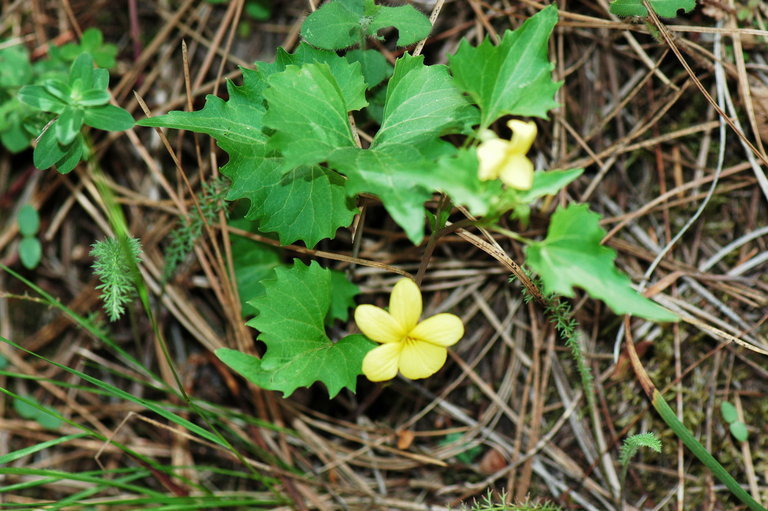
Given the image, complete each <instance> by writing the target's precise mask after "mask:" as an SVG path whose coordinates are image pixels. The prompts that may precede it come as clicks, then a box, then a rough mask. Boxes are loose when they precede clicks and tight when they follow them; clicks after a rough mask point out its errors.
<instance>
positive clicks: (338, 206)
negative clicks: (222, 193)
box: [221, 154, 357, 248]
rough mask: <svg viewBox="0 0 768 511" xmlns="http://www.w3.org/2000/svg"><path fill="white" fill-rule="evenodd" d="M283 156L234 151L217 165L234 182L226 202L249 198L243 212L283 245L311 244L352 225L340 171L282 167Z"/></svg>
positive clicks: (352, 208)
mask: <svg viewBox="0 0 768 511" xmlns="http://www.w3.org/2000/svg"><path fill="white" fill-rule="evenodd" d="M283 168H284V164H283V160H282V159H281V158H277V157H267V156H264V155H249V156H247V157H240V156H239V155H238V154H235V156H234V157H232V158H230V161H229V162H228V163H227V165H226V166H224V167H223V168H222V169H221V172H222V174H224V175H225V176H227V177H229V178H230V179H231V180H232V186H231V187H230V190H229V193H228V195H227V199H228V200H233V199H240V198H245V199H248V200H250V203H251V205H250V209H249V210H248V213H247V214H246V218H248V219H249V220H255V221H256V222H257V223H258V225H259V230H260V231H262V232H275V233H277V235H278V239H279V240H280V243H281V244H282V245H289V244H291V243H293V242H294V241H296V240H299V239H300V240H302V241H304V243H306V245H307V246H308V247H310V248H312V247H314V246H315V245H316V244H317V242H318V241H320V240H322V239H325V238H333V237H335V235H336V230H337V229H338V228H339V227H346V226H348V225H350V224H351V223H352V219H353V218H354V215H355V213H356V212H357V209H356V208H355V205H354V201H353V200H352V199H350V198H348V197H347V192H346V191H345V187H344V181H343V178H342V177H341V176H339V175H338V174H336V173H334V172H332V171H330V170H328V169H324V168H322V167H318V166H302V167H297V168H295V169H293V170H290V171H288V172H287V173H286V172H284V171H283Z"/></svg>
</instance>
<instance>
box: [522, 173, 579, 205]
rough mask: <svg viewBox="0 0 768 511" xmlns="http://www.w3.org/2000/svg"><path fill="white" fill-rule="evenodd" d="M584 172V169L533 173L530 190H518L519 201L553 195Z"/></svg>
mask: <svg viewBox="0 0 768 511" xmlns="http://www.w3.org/2000/svg"><path fill="white" fill-rule="evenodd" d="M583 173H584V169H568V170H547V171H538V172H534V174H533V186H531V188H530V190H525V191H518V200H519V201H520V202H533V201H535V200H536V199H538V198H539V197H544V196H545V195H554V194H556V193H557V192H559V191H560V190H562V189H563V188H564V187H565V186H567V185H568V184H569V183H571V182H572V181H574V180H575V179H576V178H577V177H579V176H580V175H582V174H583Z"/></svg>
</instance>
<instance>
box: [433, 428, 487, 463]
mask: <svg viewBox="0 0 768 511" xmlns="http://www.w3.org/2000/svg"><path fill="white" fill-rule="evenodd" d="M462 437H463V435H462V434H461V433H449V434H448V435H445V438H443V439H442V440H440V446H441V447H445V446H448V445H452V444H455V443H456V442H458V441H460V440H461V438H462ZM460 447H461V448H462V449H463V450H462V451H461V452H459V453H458V454H457V455H456V459H457V460H459V461H460V462H461V463H464V464H466V465H469V464H470V463H472V462H473V461H475V459H476V458H477V457H478V456H480V453H481V452H483V448H482V447H480V446H479V445H475V446H474V447H472V445H471V444H468V443H464V444H461V445H460Z"/></svg>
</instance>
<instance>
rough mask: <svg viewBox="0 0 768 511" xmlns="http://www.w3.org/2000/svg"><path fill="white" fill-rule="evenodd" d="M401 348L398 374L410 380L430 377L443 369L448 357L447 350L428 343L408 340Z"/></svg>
mask: <svg viewBox="0 0 768 511" xmlns="http://www.w3.org/2000/svg"><path fill="white" fill-rule="evenodd" d="M402 346H403V350H402V352H401V353H400V372H401V373H403V376H405V377H406V378H410V379H412V380H418V379H420V378H427V377H429V376H432V375H433V374H435V373H436V372H437V371H438V370H439V369H440V368H441V367H443V364H445V359H446V357H447V356H448V350H446V349H445V348H443V347H442V346H437V345H436V344H430V343H428V342H423V341H416V340H409V341H406V342H404V343H402Z"/></svg>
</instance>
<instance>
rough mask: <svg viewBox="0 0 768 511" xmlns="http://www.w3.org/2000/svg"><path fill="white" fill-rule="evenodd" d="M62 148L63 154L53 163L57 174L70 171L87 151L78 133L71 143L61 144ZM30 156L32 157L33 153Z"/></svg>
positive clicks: (83, 140)
mask: <svg viewBox="0 0 768 511" xmlns="http://www.w3.org/2000/svg"><path fill="white" fill-rule="evenodd" d="M63 150H64V155H63V156H62V157H61V158H59V159H58V160H57V161H56V163H55V164H54V165H56V170H57V171H58V172H59V174H67V173H69V172H71V171H72V170H73V169H74V168H75V167H76V166H77V164H78V163H79V162H80V160H81V159H82V158H83V155H85V154H87V153H88V151H87V147H86V145H85V139H83V136H82V135H80V134H78V136H77V137H75V139H74V140H73V141H72V143H71V144H69V145H67V146H63ZM32 156H33V159H34V154H33V155H32Z"/></svg>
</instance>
